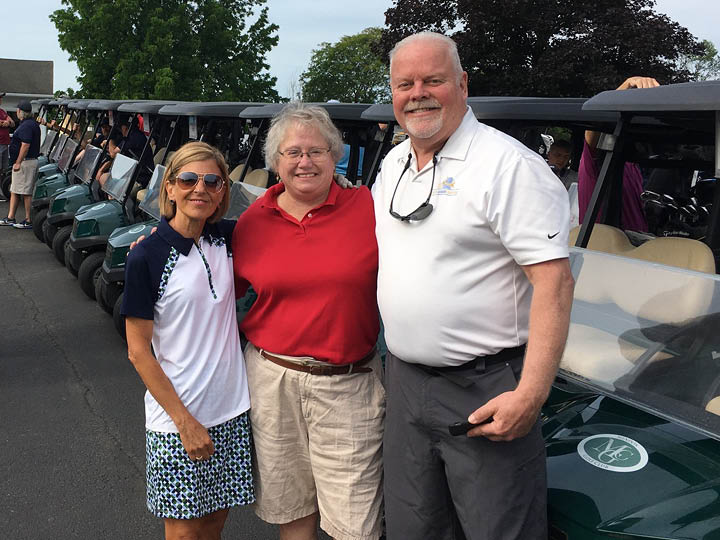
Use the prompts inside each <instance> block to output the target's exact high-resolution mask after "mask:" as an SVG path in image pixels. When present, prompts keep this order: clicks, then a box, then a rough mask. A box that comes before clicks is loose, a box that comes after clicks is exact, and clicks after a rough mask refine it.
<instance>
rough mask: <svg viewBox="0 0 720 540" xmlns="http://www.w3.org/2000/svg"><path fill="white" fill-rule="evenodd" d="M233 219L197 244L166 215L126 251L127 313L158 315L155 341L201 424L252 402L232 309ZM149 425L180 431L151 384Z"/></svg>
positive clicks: (208, 232)
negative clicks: (146, 235)
mask: <svg viewBox="0 0 720 540" xmlns="http://www.w3.org/2000/svg"><path fill="white" fill-rule="evenodd" d="M234 224H235V223H234V222H233V221H227V220H222V221H221V222H219V223H214V224H207V225H206V226H205V230H204V231H203V235H202V237H201V238H200V241H199V242H198V243H197V245H196V244H195V243H194V242H193V240H192V238H185V237H183V236H181V235H180V234H179V233H178V232H177V231H175V230H174V229H173V228H172V227H170V225H169V224H168V222H167V221H166V219H165V218H162V221H161V222H160V225H159V226H158V230H157V233H155V234H152V235H150V237H148V238H147V239H146V240H144V241H143V242H142V243H140V244H138V246H137V247H136V248H135V249H133V250H132V251H131V252H130V254H129V255H128V259H127V264H126V269H125V291H124V298H123V307H122V313H123V315H127V316H132V317H139V318H143V319H149V320H152V321H153V335H152V346H153V351H154V352H155V357H156V359H157V361H158V363H159V364H160V367H161V368H162V370H163V371H164V372H165V375H167V377H168V379H170V382H171V383H172V385H173V387H174V388H175V392H176V393H177V395H178V397H179V398H180V400H181V401H182V402H183V405H185V407H187V409H188V411H189V412H190V414H192V415H193V417H195V419H196V420H197V421H198V422H200V423H201V424H202V425H203V426H205V427H206V428H207V427H212V426H216V425H218V424H222V423H223V422H226V421H228V420H231V419H232V418H235V417H236V416H238V415H240V414H242V413H243V412H245V411H247V410H248V409H249V408H250V395H249V392H248V386H247V378H246V375H245V362H244V360H243V353H242V349H241V346H240V337H239V333H238V327H237V315H236V312H235V285H234V278H233V259H232V250H231V245H232V243H231V238H232V230H233V226H234ZM145 427H146V429H149V430H151V431H160V432H177V431H178V430H177V426H176V425H175V423H174V422H173V421H172V419H171V418H170V416H169V415H168V414H167V412H165V409H163V408H162V407H161V406H160V404H159V403H158V402H157V401H156V400H155V398H154V397H153V396H152V395H151V394H150V392H146V393H145Z"/></svg>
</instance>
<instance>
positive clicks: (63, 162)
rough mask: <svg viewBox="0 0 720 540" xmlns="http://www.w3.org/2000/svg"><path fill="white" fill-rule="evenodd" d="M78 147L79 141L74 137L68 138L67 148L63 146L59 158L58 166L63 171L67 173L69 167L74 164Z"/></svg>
mask: <svg viewBox="0 0 720 540" xmlns="http://www.w3.org/2000/svg"><path fill="white" fill-rule="evenodd" d="M77 147H78V143H76V142H75V141H73V140H72V139H68V141H67V142H66V143H65V148H63V151H62V153H61V154H60V159H59V160H58V168H59V169H60V170H61V171H62V172H64V173H67V172H68V169H69V168H70V167H71V166H72V158H73V155H74V154H75V149H76V148H77Z"/></svg>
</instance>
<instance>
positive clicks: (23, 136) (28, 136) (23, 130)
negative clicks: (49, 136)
mask: <svg viewBox="0 0 720 540" xmlns="http://www.w3.org/2000/svg"><path fill="white" fill-rule="evenodd" d="M29 124H30V123H29V122H23V123H22V124H20V125H19V126H18V127H17V129H16V130H15V131H14V132H13V137H17V138H18V139H19V140H20V141H21V142H24V143H28V144H30V143H32V140H33V132H32V126H30V125H29Z"/></svg>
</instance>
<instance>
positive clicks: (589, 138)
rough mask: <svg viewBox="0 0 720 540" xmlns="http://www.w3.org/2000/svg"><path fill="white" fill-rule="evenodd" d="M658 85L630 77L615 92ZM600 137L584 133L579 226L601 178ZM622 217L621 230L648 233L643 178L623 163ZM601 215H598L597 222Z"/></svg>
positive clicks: (634, 165) (635, 168)
mask: <svg viewBox="0 0 720 540" xmlns="http://www.w3.org/2000/svg"><path fill="white" fill-rule="evenodd" d="M656 86H660V84H659V83H658V82H657V81H656V80H655V79H653V78H651V77H630V78H629V79H626V80H625V81H624V82H623V83H622V84H621V85H620V86H618V87H617V90H627V89H628V88H654V87H656ZM599 140H600V133H599V132H597V131H586V132H585V142H584V144H583V152H582V157H581V158H580V167H579V169H578V205H579V211H580V215H579V217H580V223H582V222H583V221H584V219H585V213H586V212H587V209H588V206H589V205H590V199H591V197H592V194H593V191H594V190H595V184H596V182H597V179H598V176H599V175H600V167H601V165H602V164H601V163H600V155H599V153H598V151H597V145H598V141H599ZM622 182H623V189H622V214H621V218H620V219H621V227H622V228H623V229H627V230H631V231H640V232H647V230H648V224H647V220H646V219H645V214H644V213H643V204H642V200H641V199H640V195H641V194H642V192H643V176H642V172H641V171H640V167H639V166H638V165H637V164H636V163H625V165H624V167H623V179H622ZM599 218H600V213H598V219H599Z"/></svg>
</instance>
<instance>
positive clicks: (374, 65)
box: [300, 28, 390, 103]
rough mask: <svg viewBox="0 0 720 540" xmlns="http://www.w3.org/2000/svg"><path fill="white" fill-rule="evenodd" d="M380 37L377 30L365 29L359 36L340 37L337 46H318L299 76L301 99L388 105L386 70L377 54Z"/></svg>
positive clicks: (388, 87) (379, 30)
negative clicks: (383, 103) (384, 103)
mask: <svg viewBox="0 0 720 540" xmlns="http://www.w3.org/2000/svg"><path fill="white" fill-rule="evenodd" d="M381 35H382V29H380V28H366V29H365V30H363V31H362V32H360V33H359V34H355V35H352V36H343V37H342V38H340V41H338V42H337V43H321V44H320V47H319V48H317V49H315V50H314V51H313V53H312V58H311V60H310V65H309V66H308V68H307V69H306V70H305V72H304V73H303V74H302V75H301V76H300V83H301V85H302V97H303V99H304V100H305V101H327V100H329V99H337V100H339V101H342V102H348V103H382V102H389V101H390V86H389V81H388V70H387V66H385V64H384V63H383V61H382V59H381V57H380V56H379V55H378V54H377V53H376V50H377V48H378V46H379V41H380V37H381Z"/></svg>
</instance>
